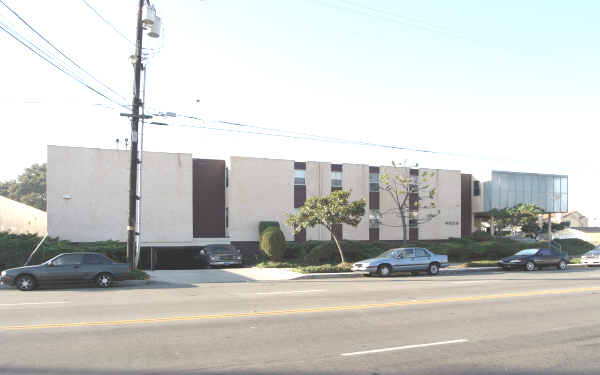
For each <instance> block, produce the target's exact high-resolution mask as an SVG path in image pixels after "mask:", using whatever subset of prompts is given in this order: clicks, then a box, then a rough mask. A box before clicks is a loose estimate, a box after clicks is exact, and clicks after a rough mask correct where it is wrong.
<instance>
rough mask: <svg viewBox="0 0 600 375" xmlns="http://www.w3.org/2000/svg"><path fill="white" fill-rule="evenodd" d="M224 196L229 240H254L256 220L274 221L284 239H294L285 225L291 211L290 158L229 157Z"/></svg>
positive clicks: (292, 191) (292, 202) (256, 233)
mask: <svg viewBox="0 0 600 375" xmlns="http://www.w3.org/2000/svg"><path fill="white" fill-rule="evenodd" d="M228 195H229V197H228V204H229V233H230V236H231V240H232V241H258V240H259V236H258V224H259V222H260V221H278V222H279V226H280V228H281V230H282V231H283V233H284V235H285V238H286V241H293V240H294V236H293V234H292V230H291V228H290V227H288V226H287V225H286V224H285V221H286V215H285V214H286V213H291V212H293V210H294V162H293V161H291V160H273V159H260V158H242V157H231V170H230V172H229V192H228Z"/></svg>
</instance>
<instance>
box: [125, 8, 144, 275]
mask: <svg viewBox="0 0 600 375" xmlns="http://www.w3.org/2000/svg"><path fill="white" fill-rule="evenodd" d="M143 8H144V0H139V8H138V18H137V36H136V42H135V67H134V70H135V73H134V83H133V102H132V105H131V111H132V115H131V161H130V165H129V218H128V220H127V263H129V271H131V272H133V270H134V269H135V249H136V246H135V235H136V226H135V222H136V208H137V207H136V206H137V200H138V195H137V173H138V172H137V171H138V162H139V161H138V123H139V120H140V117H139V116H140V106H141V105H142V101H141V100H140V81H141V72H142V32H143V24H142V11H143Z"/></svg>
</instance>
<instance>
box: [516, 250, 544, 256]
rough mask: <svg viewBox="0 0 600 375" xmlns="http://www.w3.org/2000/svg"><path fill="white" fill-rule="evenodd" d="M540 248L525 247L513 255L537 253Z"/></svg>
mask: <svg viewBox="0 0 600 375" xmlns="http://www.w3.org/2000/svg"><path fill="white" fill-rule="evenodd" d="M539 250H540V249H525V250H521V251H519V252H518V253H516V254H515V255H534V254H535V253H537V252H538V251H539Z"/></svg>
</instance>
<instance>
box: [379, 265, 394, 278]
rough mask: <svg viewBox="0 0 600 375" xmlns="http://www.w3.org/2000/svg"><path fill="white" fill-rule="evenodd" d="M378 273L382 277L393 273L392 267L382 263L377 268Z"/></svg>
mask: <svg viewBox="0 0 600 375" xmlns="http://www.w3.org/2000/svg"><path fill="white" fill-rule="evenodd" d="M377 274H378V275H379V276H381V277H388V276H390V275H391V274H392V267H390V266H388V265H387V264H382V265H381V266H379V267H378V268H377Z"/></svg>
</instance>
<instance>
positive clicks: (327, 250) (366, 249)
mask: <svg viewBox="0 0 600 375" xmlns="http://www.w3.org/2000/svg"><path fill="white" fill-rule="evenodd" d="M340 246H341V247H342V251H343V252H344V258H346V261H347V262H355V261H357V260H361V259H367V258H372V257H374V256H377V255H379V254H381V253H382V252H384V251H385V250H386V249H385V248H382V247H378V246H376V245H374V244H373V243H371V242H360V241H349V240H342V241H340ZM306 262H307V263H309V264H321V263H339V262H341V258H340V253H339V250H338V248H337V246H336V245H335V242H333V241H325V242H321V243H319V244H318V245H317V246H315V247H313V248H312V249H311V250H310V252H308V254H307V256H306Z"/></svg>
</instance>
